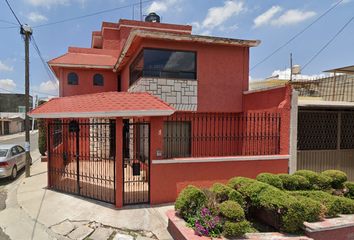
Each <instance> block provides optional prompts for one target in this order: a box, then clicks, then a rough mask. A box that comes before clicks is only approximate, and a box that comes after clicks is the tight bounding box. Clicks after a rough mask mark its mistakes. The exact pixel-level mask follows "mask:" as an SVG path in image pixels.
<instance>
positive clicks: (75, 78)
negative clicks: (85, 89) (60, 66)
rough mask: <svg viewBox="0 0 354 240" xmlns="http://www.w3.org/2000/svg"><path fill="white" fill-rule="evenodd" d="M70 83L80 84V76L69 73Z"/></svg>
mask: <svg viewBox="0 0 354 240" xmlns="http://www.w3.org/2000/svg"><path fill="white" fill-rule="evenodd" d="M68 85H79V77H78V76H77V74H76V73H73V72H72V73H69V75H68Z"/></svg>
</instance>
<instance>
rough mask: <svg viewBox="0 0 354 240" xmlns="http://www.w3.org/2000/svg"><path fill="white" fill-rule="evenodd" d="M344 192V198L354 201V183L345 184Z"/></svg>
mask: <svg viewBox="0 0 354 240" xmlns="http://www.w3.org/2000/svg"><path fill="white" fill-rule="evenodd" d="M343 187H344V189H343V191H344V196H345V197H346V198H351V199H354V183H352V182H345V183H343Z"/></svg>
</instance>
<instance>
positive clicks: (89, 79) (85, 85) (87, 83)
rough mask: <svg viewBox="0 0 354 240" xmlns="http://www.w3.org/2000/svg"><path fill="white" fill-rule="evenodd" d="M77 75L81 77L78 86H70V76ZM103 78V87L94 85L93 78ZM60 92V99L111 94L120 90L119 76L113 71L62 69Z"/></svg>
mask: <svg viewBox="0 0 354 240" xmlns="http://www.w3.org/2000/svg"><path fill="white" fill-rule="evenodd" d="M72 72H74V73H76V74H77V75H78V77H79V84H78V85H68V80H67V78H68V75H69V74H70V73H72ZM98 73H99V74H101V75H102V76H103V86H94V85H93V76H94V75H95V74H98ZM60 76H61V77H60V80H59V81H60V89H61V90H60V92H59V97H67V96H72V95H80V94H89V93H98V92H109V91H117V90H118V84H117V83H118V78H117V74H116V73H114V72H112V71H111V70H105V71H103V70H90V69H84V70H82V69H67V68H66V69H62V70H61V71H60Z"/></svg>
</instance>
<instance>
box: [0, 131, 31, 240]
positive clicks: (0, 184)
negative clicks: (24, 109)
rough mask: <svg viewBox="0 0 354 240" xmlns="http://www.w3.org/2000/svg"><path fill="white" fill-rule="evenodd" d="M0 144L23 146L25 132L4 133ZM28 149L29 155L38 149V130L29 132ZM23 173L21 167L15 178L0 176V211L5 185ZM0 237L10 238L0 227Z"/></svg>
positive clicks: (4, 200) (4, 203) (2, 206)
mask: <svg viewBox="0 0 354 240" xmlns="http://www.w3.org/2000/svg"><path fill="white" fill-rule="evenodd" d="M0 144H18V145H20V146H22V147H23V148H24V147H25V134H24V133H20V134H15V135H4V136H0ZM30 144H31V145H30V150H31V156H32V155H33V153H35V152H36V151H38V132H37V131H36V132H34V133H32V134H30ZM24 174H25V168H22V169H21V170H19V171H18V176H17V178H16V179H15V180H11V179H9V178H0V211H2V210H4V209H5V207H6V199H7V191H6V190H5V187H6V186H8V185H10V184H15V183H16V182H17V181H19V179H21V178H22V177H23V176H24ZM0 239H3V240H10V238H9V237H8V236H7V235H6V234H5V233H4V232H3V230H2V229H1V228H0Z"/></svg>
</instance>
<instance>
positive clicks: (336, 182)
mask: <svg viewBox="0 0 354 240" xmlns="http://www.w3.org/2000/svg"><path fill="white" fill-rule="evenodd" d="M321 174H322V175H325V176H327V177H330V178H331V179H332V180H331V183H330V184H331V187H332V188H334V189H342V188H343V183H344V182H346V181H347V180H348V177H347V174H345V173H344V172H342V171H339V170H327V171H324V172H322V173H321Z"/></svg>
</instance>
